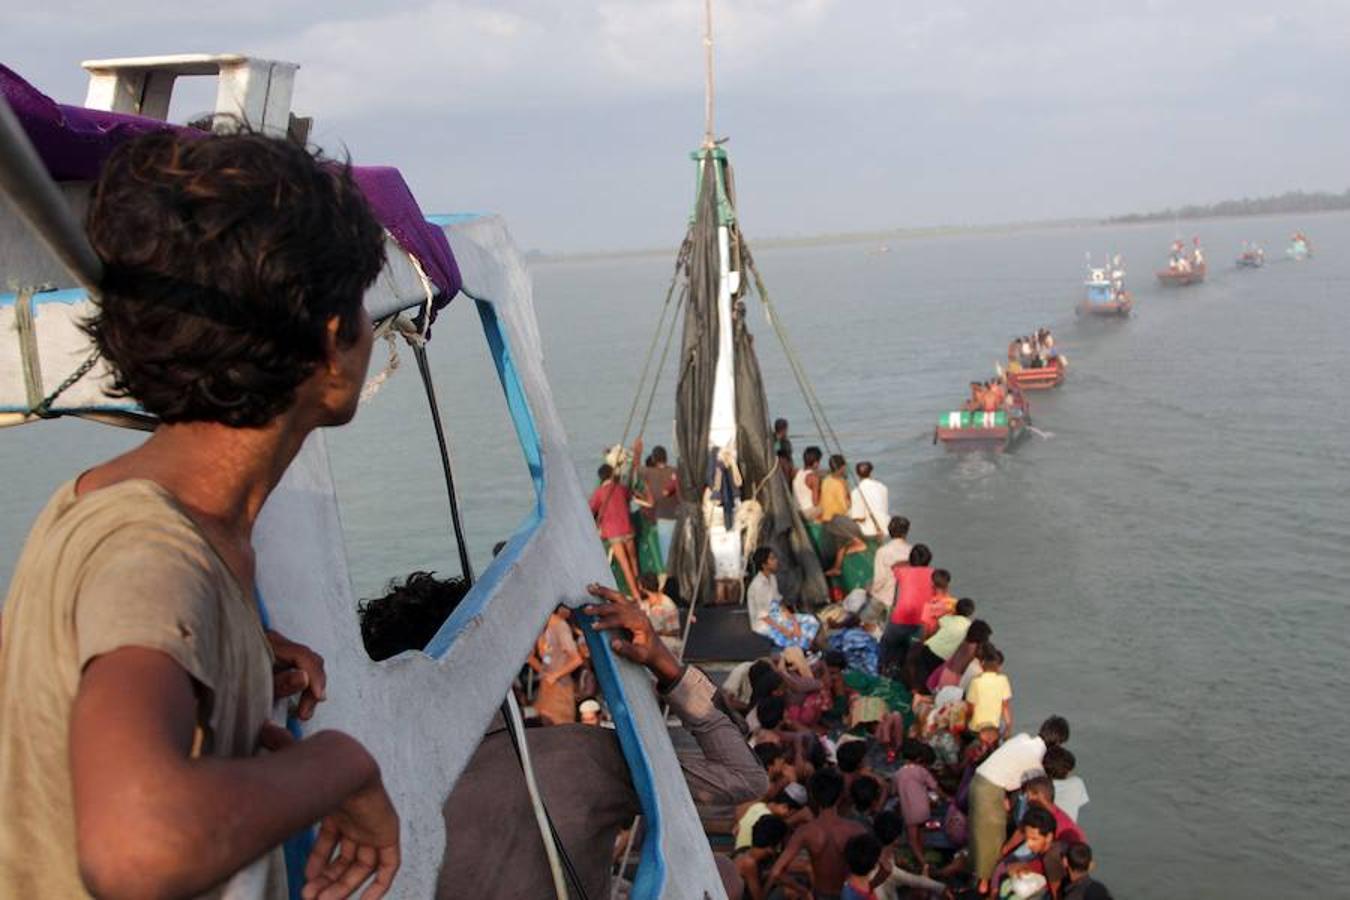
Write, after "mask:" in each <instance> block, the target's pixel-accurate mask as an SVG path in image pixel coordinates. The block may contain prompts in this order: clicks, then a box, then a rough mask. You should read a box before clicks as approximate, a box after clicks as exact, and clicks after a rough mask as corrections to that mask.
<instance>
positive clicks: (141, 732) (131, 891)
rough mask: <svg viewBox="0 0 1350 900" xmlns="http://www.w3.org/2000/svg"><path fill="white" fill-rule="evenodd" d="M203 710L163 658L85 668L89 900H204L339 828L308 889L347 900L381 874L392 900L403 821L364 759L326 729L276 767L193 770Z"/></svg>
mask: <svg viewBox="0 0 1350 900" xmlns="http://www.w3.org/2000/svg"><path fill="white" fill-rule="evenodd" d="M197 703H198V699H197V697H196V695H195V685H194V682H193V681H192V679H191V677H190V676H189V675H188V674H187V672H185V671H184V670H183V669H182V668H181V667H180V666H179V665H178V664H177V663H176V662H174V660H173V659H172V658H171V657H169V656H168V655H167V654H164V653H162V652H159V651H156V650H147V649H142V648H136V647H128V648H122V649H118V650H114V651H112V652H109V653H106V654H104V655H101V656H98V657H96V658H94V659H93V660H92V661H91V662H90V663H89V664H88V665H87V666H86V667H85V671H84V674H83V676H82V677H81V679H80V683H79V687H78V690H77V693H76V696H75V702H74V706H73V709H72V712H71V723H70V766H71V779H72V785H73V793H74V805H75V824H76V839H77V855H78V862H79V867H80V874H81V877H82V878H83V879H84V881H85V884H86V885H87V886H88V887H89V889H90V891H91V892H92V893H94V894H96V895H98V896H99V897H114V898H116V897H146V896H156V897H157V896H189V895H196V894H199V893H202V892H204V891H206V890H208V889H209V888H211V887H212V886H214V885H218V884H220V883H221V882H223V881H225V880H226V879H227V878H229V877H230V876H231V875H232V874H233V873H235V872H237V871H239V870H240V869H242V868H244V867H245V866H247V865H248V864H249V863H250V862H252V861H253V860H255V859H257V858H258V857H260V856H262V855H263V854H264V853H266V852H267V851H268V850H270V849H271V848H273V847H275V846H277V845H279V844H280V843H281V842H282V841H284V840H285V839H286V838H288V837H289V836H291V835H293V834H295V833H296V832H298V831H300V830H301V829H303V828H305V827H307V826H309V825H311V824H313V823H314V822H315V821H317V820H318V819H320V818H321V817H324V816H328V818H326V819H325V820H324V823H323V828H322V830H321V833H320V837H319V840H318V842H317V844H316V846H315V852H314V854H313V855H312V856H311V857H310V860H309V863H308V865H307V867H306V877H307V879H308V881H309V884H311V885H315V886H317V887H319V888H331V889H332V893H331V894H326V895H325V896H333V897H346V896H347V895H349V894H350V893H351V892H352V891H354V890H355V889H356V888H357V887H359V886H360V885H361V884H362V883H363V882H365V881H366V880H367V878H368V877H369V876H370V875H371V874H374V875H375V884H374V885H373V886H372V890H371V892H369V893H368V894H367V896H369V897H379V896H382V895H383V894H384V893H385V891H386V890H387V889H388V887H389V885H390V884H391V883H392V881H393V877H394V873H395V872H396V871H397V869H398V846H399V844H398V838H399V829H398V816H397V814H396V813H395V812H394V809H393V806H392V804H390V802H389V797H388V795H387V794H386V793H385V791H384V787H383V784H382V783H381V780H380V771H379V766H378V765H377V763H376V762H375V760H374V758H373V757H371V755H370V754H369V753H368V752H367V751H366V750H365V748H364V747H362V746H361V745H360V743H358V742H357V741H356V740H355V739H353V738H351V737H349V736H347V735H346V734H343V733H341V732H337V731H324V732H320V733H318V734H316V735H314V736H312V737H310V738H308V739H307V740H304V741H300V742H298V743H295V744H294V745H293V746H290V747H286V748H285V749H282V750H281V751H280V752H277V753H273V754H269V755H263V756H256V757H250V758H239V759H222V758H217V757H201V758H197V759H192V758H190V753H191V749H192V742H193V731H194V726H195V724H196V721H197ZM337 845H341V846H342V853H341V854H340V855H339V857H338V858H337V859H336V860H334V861H333V862H331V863H330V862H329V859H328V857H329V855H330V854H331V853H332V850H333V849H334V847H335V846H337ZM316 893H317V892H316Z"/></svg>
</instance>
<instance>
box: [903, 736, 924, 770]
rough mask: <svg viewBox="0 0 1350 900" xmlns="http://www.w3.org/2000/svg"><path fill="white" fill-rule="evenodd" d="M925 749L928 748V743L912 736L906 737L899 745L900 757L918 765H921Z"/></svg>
mask: <svg viewBox="0 0 1350 900" xmlns="http://www.w3.org/2000/svg"><path fill="white" fill-rule="evenodd" d="M926 749H928V745H927V744H925V743H924V742H923V741H916V740H914V739H913V738H907V739H906V740H905V742H904V743H903V744H901V745H900V758H901V759H903V760H904V761H905V762H907V763H917V764H918V765H923V764H924V750H926Z"/></svg>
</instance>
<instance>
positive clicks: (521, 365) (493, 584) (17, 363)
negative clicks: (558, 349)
mask: <svg viewBox="0 0 1350 900" xmlns="http://www.w3.org/2000/svg"><path fill="white" fill-rule="evenodd" d="M86 68H88V69H89V70H90V73H91V81H90V89H89V94H88V99H87V103H88V104H89V105H90V106H91V107H94V108H100V109H104V110H110V111H117V112H131V113H136V114H140V115H148V116H154V117H159V118H162V117H163V116H164V115H165V114H166V113H167V110H168V102H169V97H170V95H171V92H172V89H173V85H174V83H175V81H176V79H177V78H179V77H183V76H190V75H210V76H215V77H218V78H219V90H218V94H217V96H218V100H217V106H218V109H217V111H218V112H227V113H235V114H238V115H241V116H244V117H245V118H247V119H248V120H249V121H252V122H255V123H261V124H262V125H263V126H264V127H265V128H268V129H269V130H274V131H284V130H286V129H287V128H294V127H295V121H296V120H294V119H293V117H292V116H291V113H290V94H291V85H292V80H293V78H294V76H295V72H296V69H297V67H296V66H294V65H292V64H288V63H277V62H272V61H268V60H261V59H257V58H253V57H247V56H240V55H229V56H178V57H154V58H144V59H133V60H110V61H101V62H96V63H88V64H86ZM62 190H63V193H64V194H65V196H66V199H67V201H68V202H69V204H70V206H71V208H72V209H73V210H74V211H75V212H76V214H77V215H79V214H82V212H83V204H84V202H85V200H84V197H85V195H86V193H87V185H81V184H70V183H67V184H64V185H62ZM429 221H431V222H432V223H433V224H435V225H437V226H438V227H440V228H442V229H443V230H444V232H445V234H446V236H447V237H448V239H449V243H450V245H451V248H452V249H453V252H454V255H455V258H456V260H457V262H458V264H459V267H460V271H461V274H462V276H463V284H464V286H463V293H464V294H465V295H467V297H466V298H465V299H461V300H459V301H457V302H473V303H475V304H476V306H477V309H478V312H479V316H480V319H481V322H482V326H483V332H484V338H485V340H486V341H487V342H488V345H489V347H490V348H491V352H492V356H493V359H494V361H495V363H496V367H497V373H498V376H499V379H500V386H501V390H502V394H503V400H504V402H505V403H506V405H507V407H508V408H509V411H510V415H511V417H512V420H513V422H514V425H515V429H516V434H517V437H518V439H519V443H520V449H521V461H520V462H521V465H522V466H525V467H526V468H527V469H528V470H529V472H530V475H531V479H532V484H533V486H534V491H535V505H534V509H533V511H532V512H531V514H530V515H529V516H528V517H527V518H526V520H525V521H524V522H522V523H521V525H520V526H519V527H518V529H517V530H516V532H515V533H514V534H513V535H512V537H511V539H510V541H509V542H508V544H507V547H506V548H505V550H504V551H503V552H502V553H501V554H500V555H499V556H498V557H497V558H496V559H495V560H494V561H493V562H492V564H491V565H490V566H489V567H488V569H487V570H486V571H485V572H483V573H482V575H481V577H480V578H479V580H478V581H477V583H476V584H475V586H474V587H473V589H472V591H471V592H470V593H469V595H468V596H467V597H466V599H465V600H464V602H463V603H462V604H461V605H460V606H459V608H458V609H457V610H456V612H455V613H454V615H453V616H452V617H451V618H450V620H449V621H447V622H446V624H445V626H444V627H443V628H442V629H441V631H440V632H439V633H438V634H437V636H436V638H435V639H434V640H433V641H432V643H431V644H430V645H429V646H428V647H427V649H426V651H425V652H410V653H404V654H402V655H400V656H398V657H395V658H394V659H391V660H387V661H385V662H380V663H376V662H372V661H371V660H370V659H369V657H368V656H367V654H366V653H365V650H364V648H363V646H362V643H361V637H360V632H359V629H358V625H357V617H356V598H355V597H354V596H353V593H352V588H351V582H350V579H349V576H348V567H347V559H346V556H345V549H344V541H343V538H342V523H341V517H340V513H339V508H338V502H337V495H336V490H335V485H334V481H333V475H332V470H331V468H330V466H329V459H328V453H327V450H326V447H325V442H324V438H323V435H322V433H316V434H314V435H313V436H312V437H311V438H310V440H309V442H308V443H307V444H306V445H305V447H304V448H303V450H302V451H301V453H300V455H299V456H298V457H297V459H296V460H295V462H294V463H293V464H292V466H291V468H290V469H289V470H288V472H287V473H286V476H285V478H284V479H283V480H282V482H281V484H280V486H279V487H278V488H277V490H276V491H275V492H274V493H273V495H272V497H271V498H270V499H269V501H268V503H267V505H266V507H265V508H264V510H263V512H262V515H261V517H260V519H259V522H258V525H257V529H256V533H255V537H254V543H255V545H256V548H257V551H258V583H259V588H260V591H261V595H262V601H263V603H264V605H265V607H266V611H267V614H268V616H269V617H270V621H271V623H272V625H273V626H274V627H276V628H278V629H279V630H281V631H282V632H284V633H286V634H287V635H288V636H290V637H292V638H294V639H296V640H299V641H301V642H303V643H306V644H308V645H309V646H311V647H313V648H314V649H315V650H317V651H318V652H319V653H321V654H322V655H323V657H324V658H325V660H326V664H327V671H328V673H329V690H328V700H327V702H325V703H323V704H321V705H320V706H319V709H318V711H317V713H316V714H315V717H314V719H313V720H312V721H311V722H309V723H307V724H306V725H305V729H306V730H319V729H325V728H339V729H342V730H344V731H347V732H349V733H351V734H353V735H354V736H356V737H357V738H358V739H360V740H361V741H362V742H363V743H364V744H365V745H366V746H367V747H368V748H370V749H371V751H372V752H373V753H374V754H375V756H376V757H377V758H378V759H379V761H380V764H381V767H382V769H383V772H384V777H385V782H386V785H387V786H388V789H389V791H390V793H391V795H392V797H393V799H394V802H395V804H396V805H397V808H398V810H399V813H400V815H401V817H402V823H403V824H402V829H403V833H402V841H403V867H402V870H401V871H400V873H399V876H398V879H397V881H396V884H395V889H394V895H395V896H398V897H408V898H425V897H430V896H432V895H433V894H434V888H435V884H436V875H437V871H438V869H439V867H440V862H441V859H442V856H443V853H444V848H445V840H446V836H445V828H444V821H443V818H442V806H443V803H444V800H445V798H446V797H447V796H448V795H449V792H450V790H451V787H452V786H453V784H454V782H455V780H456V778H457V777H458V776H459V774H460V772H461V771H462V770H463V768H464V766H465V764H466V763H467V761H468V760H469V758H470V756H471V755H472V754H473V752H474V751H475V749H476V747H477V745H478V742H479V740H480V738H481V736H482V734H483V732H484V730H485V729H486V727H487V726H488V724H489V722H490V720H491V719H492V717H493V715H494V713H495V712H496V711H497V710H498V708H499V707H500V705H501V703H502V700H503V698H504V697H505V696H506V694H507V692H508V689H509V686H510V684H511V682H512V680H513V679H514V678H515V676H516V674H517V672H518V671H519V670H520V667H521V665H522V664H523V662H524V660H525V658H526V656H527V655H528V653H529V651H530V648H531V646H532V644H533V642H534V640H535V637H536V636H537V635H538V633H539V631H540V630H541V628H542V627H543V625H544V623H545V621H546V620H547V617H548V615H549V613H550V612H551V610H552V609H553V608H554V607H555V606H556V605H558V604H560V603H565V604H568V605H571V606H579V605H582V604H584V603H585V602H586V594H585V586H586V585H587V584H588V583H590V582H600V583H603V584H609V585H613V576H612V574H611V572H610V569H609V566H608V565H607V563H606V559H605V555H604V552H603V550H602V549H601V546H600V542H599V541H598V540H597V539H596V534H595V527H594V522H593V521H592V518H591V515H590V512H589V509H588V508H587V503H586V496H585V495H584V494H583V492H582V487H581V483H580V481H579V479H578V477H577V474H576V472H575V470H574V468H573V466H572V464H571V462H570V457H569V454H568V451H567V439H566V435H565V433H564V430H563V426H562V421H561V419H560V418H559V416H558V412H557V409H556V407H555V405H554V402H553V397H552V394H551V391H550V387H549V383H548V380H547V378H546V376H545V373H544V367H543V348H542V344H541V341H540V335H539V327H538V322H537V320H536V318H535V314H534V307H533V300H532V293H531V291H532V288H531V283H530V278H529V275H528V273H527V271H526V268H525V265H524V262H523V259H522V257H521V255H520V253H519V252H518V250H517V249H516V247H515V244H514V243H513V242H512V239H511V236H510V233H509V231H508V229H507V226H506V223H505V222H504V221H503V220H502V219H501V218H500V217H497V216H477V215H473V216H439V217H431V218H430V219H429ZM721 249H722V259H723V278H722V289H721V294H720V298H719V299H720V304H721V305H720V307H719V315H724V316H725V317H726V318H725V319H724V320H723V323H724V324H723V327H722V334H723V335H726V336H728V338H727V339H728V340H729V335H730V333H731V328H730V303H731V297H732V296H733V295H734V293H735V290H736V286H735V281H734V279H735V278H736V277H738V275H737V273H733V272H729V270H728V268H727V266H728V247H727V234H726V229H725V228H723V229H722V230H721ZM388 250H389V253H388V256H389V263H388V265H387V266H386V269H385V271H384V272H383V273H382V274H381V276H380V278H379V279H378V281H377V283H376V284H375V285H374V286H373V287H372V289H371V290H370V292H369V293H368V294H367V296H366V299H365V302H366V306H367V308H368V310H369V311H370V314H371V317H372V319H374V320H376V321H377V322H379V321H381V320H387V319H389V318H390V317H391V316H394V315H397V314H400V313H404V312H415V311H416V310H417V309H418V308H420V307H422V306H423V305H424V304H427V303H428V302H429V300H430V299H431V298H430V296H429V293H430V291H431V287H430V282H429V281H428V280H427V279H426V278H425V277H424V276H423V275H422V274H421V266H420V264H419V262H418V260H416V259H415V258H413V257H412V256H410V255H409V254H408V253H407V252H405V251H404V250H403V249H402V248H401V247H400V246H399V245H397V244H396V243H395V242H393V241H392V240H391V241H390V243H389V247H388ZM4 291H9V293H0V424H10V425H12V424H19V423H23V422H30V421H41V419H40V418H39V417H37V416H34V415H33V414H32V413H31V410H32V409H33V408H34V407H35V405H36V404H35V399H37V400H40V399H41V398H43V397H46V396H48V395H49V394H50V393H51V392H52V391H53V390H54V389H55V388H56V387H57V386H58V385H59V384H61V383H62V381H63V380H65V379H66V378H67V377H68V376H70V375H71V374H72V373H74V372H76V371H77V370H78V369H79V367H80V364H81V363H82V362H83V361H85V360H86V359H87V358H88V357H89V355H90V352H91V347H90V345H89V342H88V340H87V338H86V337H85V336H84V335H83V334H82V333H81V332H80V331H79V330H78V328H77V323H78V321H79V320H80V319H81V318H82V317H83V316H84V315H86V314H87V313H88V312H89V310H90V308H91V305H92V304H93V303H94V302H95V300H94V299H93V298H91V297H90V295H89V294H88V293H86V292H85V290H84V289H82V288H80V287H79V286H78V282H77V280H76V278H75V277H74V276H73V275H72V274H70V273H68V272H66V271H64V270H63V269H61V268H60V267H59V266H58V265H56V264H55V263H54V262H52V260H51V258H50V257H49V255H48V254H47V252H46V251H45V250H44V249H43V248H42V247H41V245H40V244H39V243H38V242H37V241H36V240H35V238H34V237H33V236H32V235H31V234H30V233H29V232H28V230H27V228H26V227H25V226H24V224H23V223H22V222H21V221H20V220H19V219H18V217H17V216H15V215H14V214H13V213H12V212H11V211H10V210H9V209H8V207H4V208H3V209H0V292H4ZM22 319H26V320H27V321H20V320H22ZM20 325H22V326H23V327H22V328H20V327H19V326H20ZM429 346H430V347H431V351H430V352H432V353H434V352H435V350H434V343H433V344H432V345H429ZM725 358H726V359H727V360H729V359H730V353H729V352H728V353H726V355H725ZM728 365H729V363H728ZM720 368H721V366H720V364H719V385H720V384H725V385H731V384H733V383H734V380H733V379H732V378H730V376H729V373H728V377H727V378H726V380H725V382H722V381H721V372H720ZM106 384H107V373H106V370H105V369H104V368H103V367H102V366H101V365H95V366H94V367H93V368H92V369H91V370H90V371H88V372H87V373H85V374H83V375H82V377H80V378H78V380H76V381H75V382H74V383H73V384H72V385H71V386H70V387H69V388H68V389H66V390H65V391H64V392H62V393H61V395H60V397H59V398H58V399H57V400H56V402H55V403H54V404H53V405H52V407H51V408H50V412H51V413H53V414H78V415H82V416H85V417H88V418H95V419H106V418H109V417H111V418H112V419H114V420H116V421H118V422H119V423H122V424H125V423H127V422H131V421H134V420H135V419H136V417H137V416H138V414H139V411H138V410H137V409H136V408H135V407H134V406H130V405H128V404H127V402H126V401H122V400H114V399H111V398H109V397H107V396H106V394H104V392H103V388H104V386H105V385H106ZM469 389H472V390H478V389H479V388H478V387H477V386H471V387H470V388H469ZM728 390H730V388H728ZM728 403H729V404H730V406H727V405H726V404H728ZM718 409H719V410H723V409H728V410H731V419H730V423H731V428H732V431H731V433H732V435H734V433H735V432H734V394H727V395H725V396H724V395H723V394H722V393H719V405H718ZM140 424H142V425H144V424H145V422H144V420H143V419H142V421H141V423H140ZM90 427H93V426H90ZM725 427H726V423H724V422H723V421H722V420H721V419H715V420H714V425H713V428H714V434H718V435H720V434H721V433H722V430H724V429H725ZM715 440H718V439H715ZM733 537H734V535H733ZM447 539H450V538H449V537H448V538H447ZM737 558H738V559H739V551H737ZM588 638H589V635H588ZM590 648H591V651H592V654H593V658H594V661H595V666H596V670H597V674H598V676H599V680H600V683H601V687H602V689H603V691H604V695H605V698H606V700H607V702H608V704H609V706H610V709H611V711H612V713H613V715H614V718H615V720H616V724H617V732H618V735H619V738H620V741H621V744H622V747H623V751H624V755H625V758H626V759H627V761H628V764H629V767H630V769H631V771H632V775H633V780H634V783H635V785H636V786H637V788H638V794H639V796H640V798H641V800H642V804H643V819H644V822H645V826H646V832H645V834H646V836H645V839H644V844H643V846H642V850H641V854H640V861H639V866H638V875H637V878H636V881H635V884H634V885H633V892H632V896H634V897H641V898H656V897H663V898H703V897H712V898H719V897H723V896H725V894H724V892H723V888H722V883H721V881H720V879H719V878H718V875H717V870H716V867H715V865H714V863H713V859H712V854H711V851H710V849H709V846H708V841H707V838H706V837H705V835H704V833H703V829H702V826H701V824H700V821H699V818H698V815H697V813H696V811H695V809H694V805H693V802H692V800H691V799H690V796H689V791H688V788H687V786H686V785H685V782H684V778H683V775H682V772H681V769H680V766H679V763H678V761H677V759H676V757H675V753H674V750H673V748H672V746H671V742H670V738H669V735H668V733H667V730H666V725H665V720H664V717H663V716H662V714H661V710H660V709H659V707H658V705H657V702H656V697H655V694H654V692H653V691H652V689H651V686H650V681H649V678H648V676H647V674H646V673H645V672H644V671H642V670H641V669H639V668H637V667H635V666H633V665H632V664H630V663H628V662H626V661H623V660H620V659H618V658H616V657H615V656H613V654H612V653H611V651H610V649H609V647H608V645H607V644H606V643H605V642H604V641H603V640H601V641H596V640H591V641H590ZM522 777H523V776H522ZM522 827H533V823H532V822H531V823H522ZM230 896H232V897H239V898H245V897H251V896H257V888H256V887H255V886H253V885H252V884H251V879H250V878H249V877H248V874H247V873H243V874H241V876H239V877H237V878H236V880H235V882H234V883H233V885H232V892H231V895H230Z"/></svg>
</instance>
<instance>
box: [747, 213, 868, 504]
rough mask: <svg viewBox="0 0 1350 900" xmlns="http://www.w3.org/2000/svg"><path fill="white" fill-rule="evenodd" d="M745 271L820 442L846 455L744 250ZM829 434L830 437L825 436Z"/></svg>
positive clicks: (850, 478)
mask: <svg viewBox="0 0 1350 900" xmlns="http://www.w3.org/2000/svg"><path fill="white" fill-rule="evenodd" d="M738 237H739V236H738ZM743 254H744V260H745V265H746V268H748V269H749V270H750V274H751V275H752V276H754V279H755V293H756V294H758V295H759V299H760V301H761V302H762V303H763V304H764V316H765V318H766V319H768V320H769V324H770V325H772V326H773V330H774V335H775V336H776V337H777V338H778V343H779V344H780V345H782V347H783V354H784V355H785V356H786V357H787V361H788V367H789V368H790V369H791V370H792V376H793V379H794V380H795V381H796V382H797V387H798V389H799V390H800V391H801V392H802V398H803V399H804V400H805V401H806V409H807V411H808V412H810V413H811V419H812V421H813V422H815V425H816V433H817V434H819V435H820V441H821V443H823V444H824V445H825V447H826V449H827V450H828V449H831V443H833V452H835V453H838V454H839V455H840V456H846V454H845V453H844V445H843V443H842V442H841V441H840V440H839V435H838V434H836V433H835V430H834V426H833V425H831V424H830V418H829V416H828V415H826V413H825V405H824V404H823V403H821V402H820V397H819V396H818V395H817V394H816V390H815V388H814V387H813V386H812V384H811V377H810V376H809V375H807V374H806V368H805V367H804V366H803V365H802V363H801V360H800V359H799V358H798V357H797V352H796V350H795V349H794V348H793V346H792V341H791V340H789V339H788V335H787V330H786V329H785V328H784V327H783V324H782V322H781V321H780V319H779V316H778V311H777V309H775V308H774V305H773V300H772V299H771V298H770V297H769V291H768V289H767V288H766V287H765V286H764V279H763V277H761V276H760V274H759V267H758V266H756V265H755V260H754V257H752V256H751V255H750V251H749V249H748V248H743ZM827 434H828V437H827V436H826V435H827ZM844 481H845V483H850V484H854V485H855V486H856V485H857V481H856V480H855V479H854V477H853V473H852V472H850V471H848V469H845V470H844ZM858 496H859V498H860V499H861V500H862V503H863V507H864V508H865V509H866V510H867V517H868V518H869V519H871V520H872V522H873V524H874V525H877V526H878V527H879V530H882V531H884V525H883V524H882V523H880V522H879V517H878V516H877V514H876V511H875V510H873V509H872V506H871V504H870V503H868V502H867V496H866V494H864V493H863V492H862V491H861V490H860V491H858Z"/></svg>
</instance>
